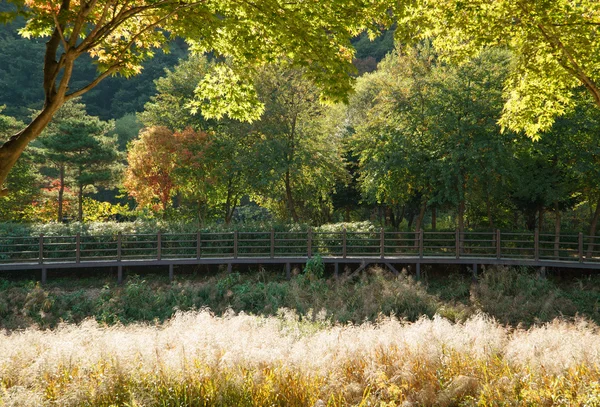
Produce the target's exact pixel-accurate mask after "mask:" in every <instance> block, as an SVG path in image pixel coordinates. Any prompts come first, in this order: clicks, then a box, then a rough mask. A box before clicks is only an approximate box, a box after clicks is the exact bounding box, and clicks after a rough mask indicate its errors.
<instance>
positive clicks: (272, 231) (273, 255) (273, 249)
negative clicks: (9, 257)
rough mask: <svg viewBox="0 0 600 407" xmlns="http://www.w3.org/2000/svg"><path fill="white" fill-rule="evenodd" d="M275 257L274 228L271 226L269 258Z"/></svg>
mask: <svg viewBox="0 0 600 407" xmlns="http://www.w3.org/2000/svg"><path fill="white" fill-rule="evenodd" d="M274 257H275V229H273V228H271V258H274Z"/></svg>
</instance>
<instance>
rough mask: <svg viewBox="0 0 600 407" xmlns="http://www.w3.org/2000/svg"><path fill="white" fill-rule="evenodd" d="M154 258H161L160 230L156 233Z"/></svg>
mask: <svg viewBox="0 0 600 407" xmlns="http://www.w3.org/2000/svg"><path fill="white" fill-rule="evenodd" d="M156 259H157V260H160V259H162V235H161V234H160V232H158V233H157V234H156Z"/></svg>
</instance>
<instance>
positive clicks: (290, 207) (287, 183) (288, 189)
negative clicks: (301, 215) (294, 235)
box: [285, 169, 298, 223]
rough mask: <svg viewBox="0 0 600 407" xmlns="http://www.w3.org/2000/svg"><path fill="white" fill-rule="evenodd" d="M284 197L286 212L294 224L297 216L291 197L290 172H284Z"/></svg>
mask: <svg viewBox="0 0 600 407" xmlns="http://www.w3.org/2000/svg"><path fill="white" fill-rule="evenodd" d="M285 197H286V200H287V205H288V210H289V211H290V215H291V216H292V219H293V220H294V222H296V223H298V214H297V213H296V206H295V205H294V198H293V196H292V184H291V180H290V170H289V169H288V170H287V171H286V172H285Z"/></svg>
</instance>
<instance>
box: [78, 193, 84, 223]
mask: <svg viewBox="0 0 600 407" xmlns="http://www.w3.org/2000/svg"><path fill="white" fill-rule="evenodd" d="M77 220H78V221H79V222H82V221H83V185H81V184H80V185H79V191H77Z"/></svg>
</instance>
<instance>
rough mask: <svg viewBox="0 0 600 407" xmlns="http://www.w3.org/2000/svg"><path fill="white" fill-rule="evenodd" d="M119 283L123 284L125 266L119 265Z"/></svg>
mask: <svg viewBox="0 0 600 407" xmlns="http://www.w3.org/2000/svg"><path fill="white" fill-rule="evenodd" d="M117 284H119V285H120V284H123V266H117Z"/></svg>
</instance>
